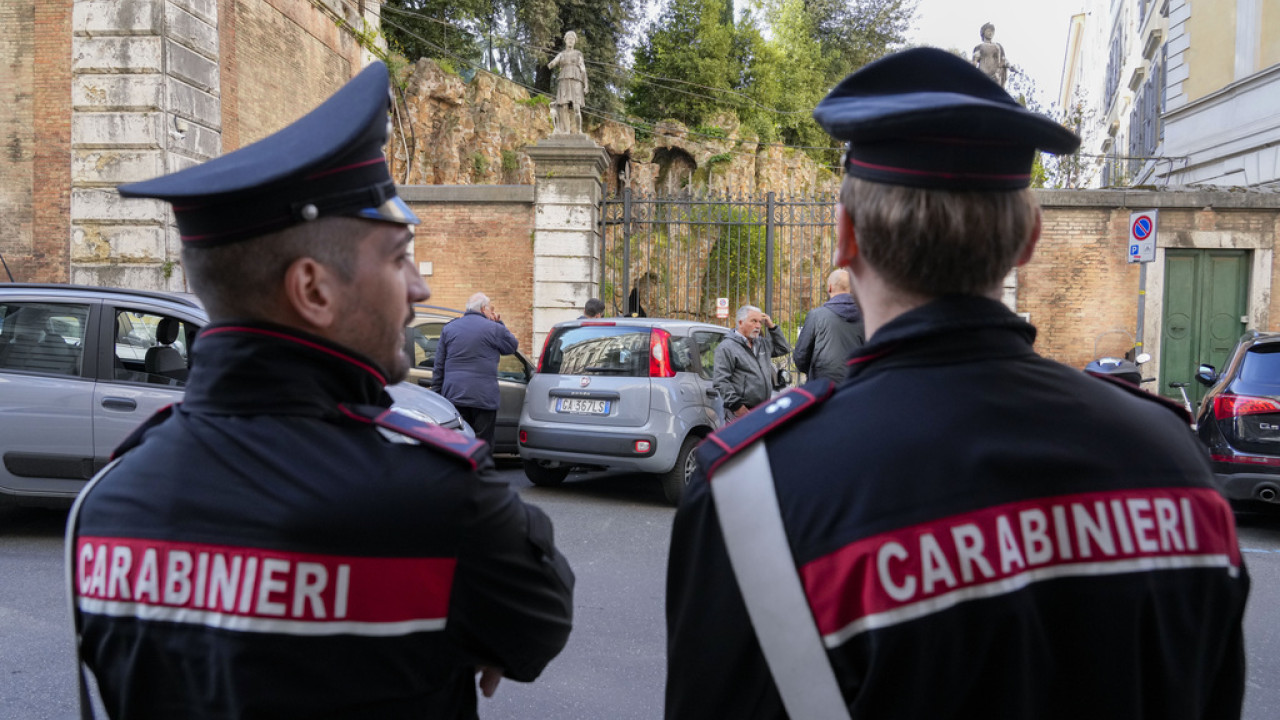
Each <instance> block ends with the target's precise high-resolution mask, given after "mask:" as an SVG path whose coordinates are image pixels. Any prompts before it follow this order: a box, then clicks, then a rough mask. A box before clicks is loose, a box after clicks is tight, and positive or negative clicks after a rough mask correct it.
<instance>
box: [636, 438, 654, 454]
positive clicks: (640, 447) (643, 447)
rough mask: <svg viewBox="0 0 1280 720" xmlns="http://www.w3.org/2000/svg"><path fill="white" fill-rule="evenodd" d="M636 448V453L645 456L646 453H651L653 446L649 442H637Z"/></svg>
mask: <svg viewBox="0 0 1280 720" xmlns="http://www.w3.org/2000/svg"><path fill="white" fill-rule="evenodd" d="M635 447H636V452H637V453H640V454H641V455H643V454H644V453H647V452H649V448H651V447H653V444H652V443H650V442H649V441H648V440H637V441H636V445H635Z"/></svg>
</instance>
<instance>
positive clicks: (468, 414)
mask: <svg viewBox="0 0 1280 720" xmlns="http://www.w3.org/2000/svg"><path fill="white" fill-rule="evenodd" d="M456 407H457V408H458V414H459V415H461V416H462V419H463V420H466V421H467V424H468V425H470V426H471V429H472V430H475V431H476V437H477V438H478V439H480V440H483V441H485V442H487V443H489V445H490V446H491V447H492V445H493V433H494V430H495V429H496V428H497V425H498V411H497V410H481V409H480V408H473V407H463V406H462V405H458V406H456Z"/></svg>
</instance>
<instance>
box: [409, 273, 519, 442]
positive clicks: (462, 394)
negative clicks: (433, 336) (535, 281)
mask: <svg viewBox="0 0 1280 720" xmlns="http://www.w3.org/2000/svg"><path fill="white" fill-rule="evenodd" d="M518 345H519V341H517V340H516V336H515V335H512V334H511V331H510V330H508V329H507V326H506V325H503V324H502V316H501V315H499V314H498V311H497V309H496V308H494V306H493V301H492V300H490V299H489V296H488V295H485V294H484V293H476V294H475V295H472V296H471V299H470V300H468V301H467V311H466V313H464V314H463V315H462V317H459V318H454V319H453V320H450V321H449V322H448V323H446V324H445V326H444V329H443V330H441V331H440V343H439V345H437V346H436V363H435V370H434V372H433V373H432V376H431V389H432V390H435V391H436V392H438V393H440V394H441V395H444V396H445V397H446V398H448V399H449V402H452V403H453V404H454V406H455V407H457V408H458V413H459V414H460V415H462V417H463V419H465V420H466V421H467V422H468V423H470V424H471V427H472V428H473V429H474V430H475V431H476V437H477V438H479V439H481V440H484V441H485V442H487V443H489V444H490V445H492V444H493V432H494V426H495V424H496V422H497V418H498V400H499V396H498V359H499V358H501V357H502V356H503V355H509V354H511V353H513V352H515V351H516V347H517V346H518Z"/></svg>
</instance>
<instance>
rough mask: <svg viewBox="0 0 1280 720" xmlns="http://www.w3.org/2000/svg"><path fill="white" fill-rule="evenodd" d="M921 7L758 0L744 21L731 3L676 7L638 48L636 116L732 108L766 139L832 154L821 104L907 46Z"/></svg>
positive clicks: (633, 93)
mask: <svg viewBox="0 0 1280 720" xmlns="http://www.w3.org/2000/svg"><path fill="white" fill-rule="evenodd" d="M916 2H917V0H757V2H755V3H754V6H753V7H752V8H751V10H750V11H749V12H745V13H743V14H742V15H740V16H737V17H735V15H734V9H733V5H734V4H733V2H732V0H669V2H668V3H667V5H666V7H665V9H664V11H663V13H662V14H661V15H660V16H659V17H658V18H657V19H656V20H655V21H654V22H653V23H651V25H650V26H649V27H648V28H646V31H645V33H644V37H643V38H642V39H641V41H640V43H639V47H638V49H637V51H636V54H635V70H636V71H637V73H636V74H635V75H634V76H633V77H632V80H631V83H630V86H629V93H628V96H627V110H628V111H629V112H631V113H632V114H634V115H638V116H640V117H645V118H651V119H665V118H674V119H676V120H680V121H681V122H683V123H685V124H686V125H689V126H696V125H698V124H701V123H703V122H704V121H706V120H707V119H708V118H709V117H711V116H712V115H714V114H716V113H719V112H724V111H726V110H730V111H733V112H735V113H736V114H737V116H738V118H739V120H741V121H742V123H743V124H744V125H746V126H747V127H749V128H751V129H752V130H754V131H755V133H756V134H757V136H758V137H760V139H762V140H775V139H776V140H781V141H783V142H785V143H787V144H791V145H801V146H806V147H811V148H824V147H832V143H831V141H830V139H829V138H828V137H827V136H826V134H825V133H823V132H822V131H821V130H820V129H819V128H818V126H817V125H816V124H815V123H814V122H813V119H812V118H811V116H810V113H811V112H812V110H813V107H814V105H816V104H817V102H818V101H819V100H821V99H822V97H823V95H825V94H826V93H827V91H828V90H830V89H831V87H833V86H834V85H835V84H836V83H838V82H839V81H840V80H841V79H843V78H844V77H845V76H846V75H848V74H849V73H850V72H852V71H854V70H856V69H857V68H859V67H861V66H862V65H864V64H866V63H867V62H870V61H871V60H874V59H876V58H878V57H880V56H882V55H884V54H885V53H887V52H889V51H890V50H892V49H894V47H895V46H898V45H900V44H902V43H903V42H904V41H905V35H906V32H907V29H908V27H909V24H910V21H911V18H912V16H913V14H914V12H915V6H916ZM655 76H656V77H658V78H675V79H680V80H684V81H687V82H689V83H693V84H694V86H683V85H679V84H675V83H672V82H664V81H660V80H656V79H655ZM813 154H815V155H817V156H821V157H822V158H823V159H824V160H830V159H831V158H829V157H826V156H827V155H833V153H830V152H823V151H821V150H818V151H815V152H814V153H813Z"/></svg>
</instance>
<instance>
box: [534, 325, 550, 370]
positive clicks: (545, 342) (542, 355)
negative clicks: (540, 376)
mask: <svg viewBox="0 0 1280 720" xmlns="http://www.w3.org/2000/svg"><path fill="white" fill-rule="evenodd" d="M554 334H555V333H553V332H550V333H547V336H546V337H545V338H543V339H542V352H540V353H538V369H537V370H535V371H534V372H542V359H543V358H545V357H546V356H547V346H548V345H550V344H551V336H552V335H554Z"/></svg>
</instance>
